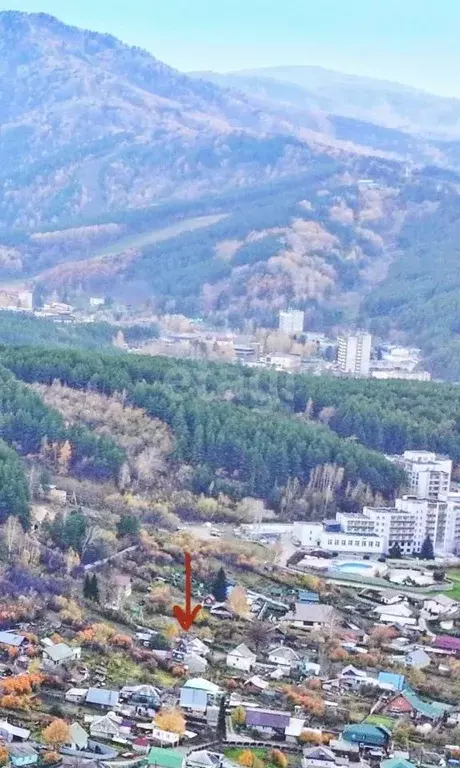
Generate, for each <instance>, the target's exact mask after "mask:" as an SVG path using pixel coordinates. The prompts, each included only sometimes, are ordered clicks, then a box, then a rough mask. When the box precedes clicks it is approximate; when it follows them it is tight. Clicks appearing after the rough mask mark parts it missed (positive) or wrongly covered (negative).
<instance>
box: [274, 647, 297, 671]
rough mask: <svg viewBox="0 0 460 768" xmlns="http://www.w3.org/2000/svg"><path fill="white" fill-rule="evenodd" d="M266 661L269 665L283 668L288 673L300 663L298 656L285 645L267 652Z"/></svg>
mask: <svg viewBox="0 0 460 768" xmlns="http://www.w3.org/2000/svg"><path fill="white" fill-rule="evenodd" d="M268 660H269V662H270V664H276V665H277V666H278V667H285V668H286V669H287V671H289V670H290V669H292V667H294V666H295V665H296V664H297V663H298V662H299V661H300V656H299V654H298V653H297V651H294V650H293V648H289V646H287V645H279V646H277V647H276V648H273V649H272V650H271V651H269V654H268Z"/></svg>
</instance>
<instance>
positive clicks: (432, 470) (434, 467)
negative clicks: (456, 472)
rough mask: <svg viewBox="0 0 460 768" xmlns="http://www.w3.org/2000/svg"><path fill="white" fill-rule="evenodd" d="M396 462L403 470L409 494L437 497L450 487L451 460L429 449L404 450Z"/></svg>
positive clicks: (447, 491)
mask: <svg viewBox="0 0 460 768" xmlns="http://www.w3.org/2000/svg"><path fill="white" fill-rule="evenodd" d="M395 460H396V462H397V463H398V464H399V465H400V466H401V467H402V468H403V469H404V470H405V472H406V474H407V478H408V486H409V491H410V493H411V495H414V496H417V498H419V499H437V498H438V496H439V494H447V493H449V489H450V480H451V475H452V461H451V459H448V458H446V457H445V456H437V455H436V454H435V453H431V452H430V451H404V453H403V455H402V456H398V457H396V459H395Z"/></svg>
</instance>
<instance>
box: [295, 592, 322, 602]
mask: <svg viewBox="0 0 460 768" xmlns="http://www.w3.org/2000/svg"><path fill="white" fill-rule="evenodd" d="M299 603H319V595H318V593H317V592H308V591H307V590H305V589H301V590H299Z"/></svg>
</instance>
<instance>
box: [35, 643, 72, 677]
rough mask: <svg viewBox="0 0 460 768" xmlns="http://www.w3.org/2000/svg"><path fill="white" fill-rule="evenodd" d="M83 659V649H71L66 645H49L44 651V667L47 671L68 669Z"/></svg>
mask: <svg viewBox="0 0 460 768" xmlns="http://www.w3.org/2000/svg"><path fill="white" fill-rule="evenodd" d="M80 658H81V648H78V647H75V648H71V647H70V645H67V644H66V643H56V644H52V645H47V646H45V648H44V649H43V656H42V659H43V666H44V668H45V669H50V670H51V669H58V668H59V667H68V666H69V665H70V664H73V663H74V662H75V661H77V660H78V659H80Z"/></svg>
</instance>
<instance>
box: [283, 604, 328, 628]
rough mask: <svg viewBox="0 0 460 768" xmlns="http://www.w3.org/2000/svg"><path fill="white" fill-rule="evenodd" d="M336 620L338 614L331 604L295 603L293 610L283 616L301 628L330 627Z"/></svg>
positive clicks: (294, 625) (291, 623)
mask: <svg viewBox="0 0 460 768" xmlns="http://www.w3.org/2000/svg"><path fill="white" fill-rule="evenodd" d="M337 620H338V614H337V612H336V610H335V608H334V607H333V606H332V605H322V604H315V603H296V604H295V608H294V610H293V611H290V612H289V613H287V614H286V616H285V617H284V621H286V622H288V624H290V625H291V626H293V627H299V628H302V629H322V628H332V626H333V625H334V623H335V622H336V621H337Z"/></svg>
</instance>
